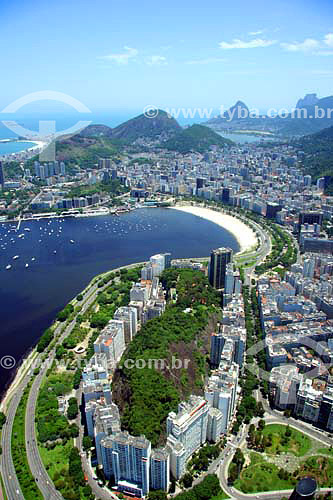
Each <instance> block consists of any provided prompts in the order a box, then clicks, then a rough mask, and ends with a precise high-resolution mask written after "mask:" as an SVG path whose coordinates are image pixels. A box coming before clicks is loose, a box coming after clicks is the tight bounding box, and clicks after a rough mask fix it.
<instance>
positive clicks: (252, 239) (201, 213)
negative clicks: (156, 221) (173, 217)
mask: <svg viewBox="0 0 333 500" xmlns="http://www.w3.org/2000/svg"><path fill="white" fill-rule="evenodd" d="M169 208H171V209H173V210H181V211H182V212H186V213H188V214H192V215H196V216H197V217H201V218H202V219H206V220H209V221H210V222H213V223H214V224H217V225H218V226H220V227H223V228H224V229H226V230H227V231H229V233H231V234H232V235H233V236H234V237H235V238H236V240H237V243H238V244H239V246H240V250H239V252H238V253H243V252H245V251H247V250H250V249H251V248H253V247H254V246H256V245H257V243H258V239H257V236H256V235H255V233H254V231H253V230H252V229H251V228H250V227H249V226H247V225H246V224H244V222H242V221H240V220H239V219H237V218H236V217H233V216H232V215H228V214H224V213H221V212H216V211H215V210H212V209H211V208H203V207H196V206H192V205H184V206H181V205H180V206H175V207H169Z"/></svg>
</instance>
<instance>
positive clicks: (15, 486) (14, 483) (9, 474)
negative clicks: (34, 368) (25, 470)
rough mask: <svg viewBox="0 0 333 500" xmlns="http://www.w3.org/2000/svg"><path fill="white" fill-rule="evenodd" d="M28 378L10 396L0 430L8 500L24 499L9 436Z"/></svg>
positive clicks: (3, 476)
mask: <svg viewBox="0 0 333 500" xmlns="http://www.w3.org/2000/svg"><path fill="white" fill-rule="evenodd" d="M29 379H30V376H29V375H26V376H25V377H24V379H23V380H22V381H21V384H20V386H19V387H18V388H17V391H16V392H15V394H14V395H13V396H12V399H11V401H10V404H9V407H8V411H7V413H6V416H7V421H6V423H5V425H4V426H3V429H2V436H1V446H2V455H1V474H2V479H3V483H4V488H5V490H6V493H7V497H8V499H9V500H14V499H15V500H16V499H18V500H19V499H24V496H23V493H22V491H21V487H20V483H19V482H18V479H17V477H16V472H15V468H14V463H13V459H12V453H11V436H12V429H13V422H14V418H15V414H16V410H17V407H18V405H19V402H20V400H21V397H22V394H23V391H24V389H25V388H26V386H27V384H28V382H29Z"/></svg>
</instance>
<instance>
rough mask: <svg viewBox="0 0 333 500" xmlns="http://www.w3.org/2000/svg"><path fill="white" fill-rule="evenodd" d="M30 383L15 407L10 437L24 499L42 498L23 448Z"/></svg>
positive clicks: (37, 499)
mask: <svg viewBox="0 0 333 500" xmlns="http://www.w3.org/2000/svg"><path fill="white" fill-rule="evenodd" d="M30 387H31V384H30V385H28V386H27V387H26V388H25V390H24V392H23V396H22V399H21V401H20V403H19V405H18V407H17V410H16V414H15V418H14V422H13V431H12V439H11V449H12V457H13V463H14V467H15V472H16V475H17V479H18V481H19V483H20V486H21V489H22V493H23V495H24V498H25V499H26V500H42V498H43V497H42V495H41V493H40V491H39V489H38V487H37V485H36V482H35V479H34V477H33V476H32V474H31V470H30V467H29V463H28V458H27V452H26V449H25V412H26V407H27V401H28V396H29V391H30Z"/></svg>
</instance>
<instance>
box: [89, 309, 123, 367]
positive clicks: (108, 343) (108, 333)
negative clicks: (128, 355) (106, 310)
mask: <svg viewBox="0 0 333 500" xmlns="http://www.w3.org/2000/svg"><path fill="white" fill-rule="evenodd" d="M124 350H125V335H124V322H123V321H119V320H116V319H111V321H109V323H108V324H107V325H106V327H105V328H104V329H103V330H102V332H101V334H100V335H99V336H98V337H97V339H96V340H95V342H94V352H95V353H97V354H98V353H105V354H106V357H107V359H108V360H109V361H110V362H111V363H116V362H118V361H119V359H120V358H121V356H122V354H123V352H124Z"/></svg>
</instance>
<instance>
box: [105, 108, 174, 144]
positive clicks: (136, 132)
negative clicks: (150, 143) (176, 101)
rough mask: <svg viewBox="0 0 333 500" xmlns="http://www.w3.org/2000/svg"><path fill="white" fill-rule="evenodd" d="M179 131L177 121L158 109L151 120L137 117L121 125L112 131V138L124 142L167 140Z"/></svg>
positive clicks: (143, 116) (142, 116)
mask: <svg viewBox="0 0 333 500" xmlns="http://www.w3.org/2000/svg"><path fill="white" fill-rule="evenodd" d="M180 130H181V127H180V125H179V124H178V123H177V121H176V120H175V119H174V118H172V117H171V116H169V115H168V114H167V113H166V112H165V111H162V110H160V109H159V110H158V114H157V115H156V116H155V117H153V118H148V117H147V116H145V115H139V116H136V117H135V118H132V119H131V120H128V121H127V122H125V123H122V124H121V125H119V126H118V127H116V128H114V129H112V137H113V138H117V139H124V140H126V141H136V140H137V139H139V138H141V137H143V138H146V139H156V138H159V137H160V136H162V137H164V138H169V137H171V136H172V135H174V134H175V133H177V132H179V131H180Z"/></svg>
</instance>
